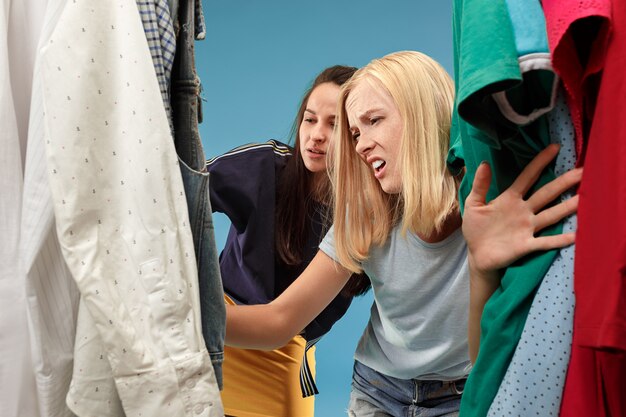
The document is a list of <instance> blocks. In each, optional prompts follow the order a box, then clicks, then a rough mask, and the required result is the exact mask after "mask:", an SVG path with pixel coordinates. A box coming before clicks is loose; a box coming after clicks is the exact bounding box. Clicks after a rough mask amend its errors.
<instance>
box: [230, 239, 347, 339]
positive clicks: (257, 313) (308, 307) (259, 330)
mask: <svg viewBox="0 0 626 417" xmlns="http://www.w3.org/2000/svg"><path fill="white" fill-rule="evenodd" d="M350 275H351V272H350V271H348V270H347V269H345V268H344V267H342V266H341V265H340V264H339V263H337V262H335V261H334V260H332V259H331V258H330V257H329V256H328V255H326V254H325V253H324V252H322V251H318V252H317V255H315V258H313V260H312V261H311V263H309V265H308V266H307V268H306V269H305V270H304V272H302V274H301V275H300V276H299V277H298V279H296V280H295V281H294V282H293V283H292V284H291V285H290V286H289V287H288V288H287V289H286V290H285V291H284V292H283V293H282V294H281V295H280V296H279V297H278V298H276V299H275V300H274V301H272V302H271V303H269V304H259V305H250V306H242V305H237V306H226V344H227V345H230V346H237V347H242V348H248V349H266V350H270V349H276V348H278V347H281V346H284V345H285V344H286V343H287V342H288V341H289V340H290V339H291V338H292V337H294V336H295V335H296V334H298V333H299V332H301V331H302V329H304V328H305V327H306V325H307V324H309V322H311V320H313V319H314V318H315V317H317V315H318V314H319V313H320V312H321V311H322V310H323V309H324V308H325V307H326V306H327V305H328V304H329V303H330V302H331V301H332V300H333V298H335V296H337V294H339V292H340V291H341V289H342V288H343V286H344V285H345V284H346V282H347V281H348V278H349V277H350Z"/></svg>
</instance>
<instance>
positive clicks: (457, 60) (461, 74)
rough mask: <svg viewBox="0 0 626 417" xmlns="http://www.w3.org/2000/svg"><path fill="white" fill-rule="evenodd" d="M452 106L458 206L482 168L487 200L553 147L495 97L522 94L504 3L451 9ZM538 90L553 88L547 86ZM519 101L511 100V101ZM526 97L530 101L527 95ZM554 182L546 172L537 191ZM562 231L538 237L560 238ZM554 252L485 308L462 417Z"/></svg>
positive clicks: (511, 340) (479, 397)
mask: <svg viewBox="0 0 626 417" xmlns="http://www.w3.org/2000/svg"><path fill="white" fill-rule="evenodd" d="M453 29H454V65H455V74H456V80H455V83H456V91H457V96H456V106H455V114H454V116H453V123H452V136H451V137H452V143H451V150H450V153H449V155H448V164H449V166H450V168H451V169H452V170H453V171H458V170H459V169H460V167H461V166H462V165H463V164H464V165H465V167H466V170H467V172H466V174H465V176H464V178H463V181H462V183H461V187H460V191H459V196H460V200H461V202H464V201H465V198H466V197H467V195H468V194H469V191H470V189H471V185H472V182H473V179H474V173H475V171H476V168H477V167H478V165H479V164H480V162H481V161H487V162H489V163H490V165H491V167H492V172H493V179H492V182H491V187H490V189H489V193H488V196H487V198H488V200H491V199H493V198H495V197H496V196H497V195H499V194H500V193H502V192H503V191H504V190H506V189H507V188H508V187H509V186H510V185H511V184H512V182H513V181H514V180H515V178H517V176H518V174H519V173H520V172H521V171H522V169H523V168H524V167H525V166H526V164H527V163H528V162H529V161H530V160H531V159H532V158H533V157H534V156H535V155H536V154H537V153H538V152H539V151H540V150H542V149H544V148H545V147H546V146H547V145H548V144H549V143H550V137H549V131H548V124H547V120H546V118H545V117H544V116H541V117H539V118H538V119H536V120H535V121H533V122H531V123H530V124H527V125H525V126H518V125H516V124H514V123H513V122H511V121H510V120H508V119H507V118H505V117H504V116H503V115H502V113H501V112H500V110H499V108H498V106H497V105H496V103H495V101H494V99H493V96H492V94H493V93H496V92H500V91H503V90H507V92H510V91H519V89H520V88H525V86H524V84H523V83H522V81H523V77H522V74H521V73H520V67H519V64H518V53H517V49H516V43H515V37H514V31H513V27H512V23H511V19H510V18H509V15H508V9H507V5H506V2H505V0H455V2H454V9H453ZM536 88H551V85H550V83H546V84H543V85H542V84H538V85H536ZM516 97H520V99H521V95H519V96H516V94H511V95H510V96H509V99H510V100H512V101H514V100H515V98H516ZM526 97H527V96H526ZM552 179H554V173H553V170H552V169H546V170H545V171H544V172H543V173H542V175H541V177H540V179H539V180H538V182H537V184H536V185H535V187H534V188H533V189H532V190H531V192H532V191H534V190H536V189H537V188H538V187H540V186H541V185H543V184H545V183H546V182H548V181H550V180H552ZM561 230H562V227H561V225H556V226H553V227H550V228H548V229H546V230H544V231H543V232H542V233H541V234H542V235H548V234H557V233H561ZM555 255H556V251H549V252H540V253H534V254H532V255H529V256H526V257H525V258H523V259H520V260H518V261H517V262H515V263H514V264H513V265H511V266H510V267H509V268H507V269H506V270H505V271H503V278H502V282H501V285H500V287H499V288H498V290H497V291H496V292H495V293H494V294H493V296H492V297H491V298H490V299H489V301H488V302H487V304H486V305H485V309H484V312H483V317H482V321H481V332H482V336H481V343H480V354H479V356H478V359H477V361H476V363H475V364H474V367H473V369H472V372H471V373H470V376H469V379H468V381H467V384H466V385H465V391H464V393H463V397H462V400H461V416H462V417H470V416H476V417H477V416H486V415H487V412H488V410H489V407H490V406H491V403H492V401H493V399H494V398H495V395H496V393H497V391H498V388H499V387H500V383H501V381H502V379H503V377H504V374H505V373H506V370H507V368H508V365H509V363H510V361H511V358H512V356H513V353H514V351H515V347H516V346H517V343H518V341H519V338H520V335H521V332H522V330H523V327H524V323H525V320H526V317H527V315H528V311H529V309H530V306H531V303H532V300H533V298H534V295H535V292H536V290H537V288H538V287H539V284H540V283H541V280H542V278H543V276H544V275H545V273H546V271H547V270H548V268H549V267H550V265H551V263H552V261H553V259H554V257H555Z"/></svg>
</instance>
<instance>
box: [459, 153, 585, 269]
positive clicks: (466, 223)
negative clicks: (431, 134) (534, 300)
mask: <svg viewBox="0 0 626 417" xmlns="http://www.w3.org/2000/svg"><path fill="white" fill-rule="evenodd" d="M558 151H559V146H558V145H555V144H553V145H549V146H548V147H547V148H546V149H544V150H543V151H541V152H540V153H539V154H538V155H537V156H536V157H535V158H534V159H533V160H532V161H531V162H530V163H529V164H528V165H527V166H526V168H524V170H523V171H522V173H521V174H520V175H519V176H518V177H517V179H516V180H515V182H514V183H513V184H512V185H511V186H510V187H509V188H508V189H507V190H506V191H505V192H503V193H502V194H500V195H499V196H498V197H497V198H496V199H494V200H492V201H490V202H489V203H486V196H487V191H488V190H489V184H490V183H491V168H490V167H489V164H487V163H482V164H481V165H480V166H479V167H478V169H477V170H476V175H475V177H474V183H473V184H472V191H471V192H470V194H469V195H468V196H467V199H466V200H465V213H464V215H463V235H464V236H465V240H466V241H467V245H468V250H469V262H470V268H472V269H473V270H474V272H477V273H479V274H487V275H489V273H492V272H494V271H496V270H498V269H501V268H504V267H507V266H508V265H510V264H511V263H512V262H514V261H515V260H517V259H519V258H521V257H522V256H524V255H527V254H528V253H531V252H534V251H537V250H548V249H555V248H561V247H564V246H567V245H570V244H572V243H574V233H563V234H559V235H554V236H540V237H535V234H536V233H537V232H539V231H540V230H542V229H543V228H545V227H547V226H550V225H552V224H554V223H556V222H558V221H560V220H561V219H563V218H564V217H566V216H568V215H570V214H572V213H574V212H576V210H577V208H578V196H574V197H572V198H570V199H568V200H565V201H563V202H560V203H558V204H555V205H553V206H551V207H548V208H545V207H546V205H548V204H549V203H550V202H552V201H553V200H554V199H556V198H557V197H558V196H559V195H561V194H562V193H563V192H565V191H566V190H568V189H569V188H571V187H572V186H574V185H576V184H578V183H579V182H580V179H581V177H582V168H576V169H573V170H571V171H568V172H566V173H564V174H563V175H561V176H560V177H558V178H556V179H554V180H552V181H551V182H549V183H547V184H545V185H544V186H543V187H541V188H540V189H539V190H537V191H535V192H534V193H533V194H532V195H531V196H529V197H528V198H527V199H524V197H525V196H526V193H527V192H528V190H529V189H530V187H531V186H532V185H533V184H534V183H535V182H536V181H537V179H538V178H539V175H540V174H541V172H542V171H543V169H544V168H545V167H546V166H547V165H548V164H549V163H550V161H551V160H552V159H554V157H555V156H556V155H557V154H558Z"/></svg>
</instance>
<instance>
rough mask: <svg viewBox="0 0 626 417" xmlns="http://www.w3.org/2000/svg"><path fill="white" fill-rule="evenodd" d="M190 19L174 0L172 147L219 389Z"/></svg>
mask: <svg viewBox="0 0 626 417" xmlns="http://www.w3.org/2000/svg"><path fill="white" fill-rule="evenodd" d="M194 14H195V2H194V0H180V2H179V9H178V16H179V23H180V32H179V33H178V38H177V45H176V57H175V59H174V67H173V69H172V86H171V97H172V113H173V123H174V142H175V145H176V153H177V154H178V158H179V165H180V169H181V173H182V177H183V183H184V186H185V194H186V197H187V208H188V210H189V221H190V223H191V224H190V226H191V232H192V234H193V243H194V248H195V251H196V259H197V265H198V286H199V292H200V314H201V318H202V334H203V336H204V341H205V344H206V347H207V350H208V351H209V355H210V357H211V363H212V364H213V368H214V370H215V376H216V379H217V383H218V385H219V387H220V389H221V388H222V386H223V384H222V361H223V358H224V337H225V332H226V307H225V305H224V290H223V287H222V279H221V275H220V268H219V260H218V256H217V247H216V244H215V233H214V228H213V215H212V210H211V202H210V199H209V173H208V172H207V171H206V167H205V164H206V162H205V157H204V150H203V149H202V141H201V139H200V133H199V131H198V123H199V119H200V118H201V112H200V81H199V79H198V76H197V74H196V69H195V59H194V40H195V37H194V32H195V29H194V26H195V23H194V22H195V20H196V19H195V16H194Z"/></svg>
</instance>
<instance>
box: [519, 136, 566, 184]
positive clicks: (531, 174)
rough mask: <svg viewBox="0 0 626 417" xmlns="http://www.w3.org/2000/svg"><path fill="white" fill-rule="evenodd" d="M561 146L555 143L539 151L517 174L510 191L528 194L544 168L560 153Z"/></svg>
mask: <svg viewBox="0 0 626 417" xmlns="http://www.w3.org/2000/svg"><path fill="white" fill-rule="evenodd" d="M559 148H560V146H559V145H557V144H556V143H553V144H550V145H548V146H547V147H546V148H545V149H544V150H543V151H541V152H539V153H538V154H537V156H535V157H534V158H533V160H532V161H530V162H529V163H528V165H526V167H525V168H524V170H523V171H522V172H521V173H520V174H519V175H518V176H517V178H516V179H515V181H514V182H513V184H512V185H511V186H510V187H509V191H510V192H514V193H516V194H519V195H520V196H524V195H526V193H527V192H528V190H529V189H530V187H532V185H533V184H534V183H535V182H537V179H538V178H539V175H541V172H542V171H543V170H544V168H545V167H547V166H548V164H549V163H550V161H552V160H553V159H554V157H555V156H556V155H557V154H558V153H559Z"/></svg>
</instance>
